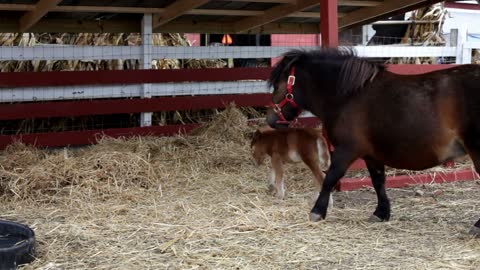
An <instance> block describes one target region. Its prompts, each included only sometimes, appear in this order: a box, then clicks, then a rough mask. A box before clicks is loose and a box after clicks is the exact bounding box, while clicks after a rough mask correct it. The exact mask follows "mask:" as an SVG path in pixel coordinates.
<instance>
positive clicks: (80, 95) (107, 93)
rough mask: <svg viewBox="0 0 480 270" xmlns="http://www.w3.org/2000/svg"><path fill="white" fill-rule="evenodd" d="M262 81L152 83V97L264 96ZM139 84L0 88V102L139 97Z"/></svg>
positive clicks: (264, 83)
mask: <svg viewBox="0 0 480 270" xmlns="http://www.w3.org/2000/svg"><path fill="white" fill-rule="evenodd" d="M269 90H270V89H268V87H267V84H266V82H265V81H234V82H198V83H188V82H183V83H154V84H150V94H151V96H152V97H159V96H185V95H222V94H254V93H268V92H269ZM142 91H143V84H128V85H91V86H88V85H87V86H58V87H19V88H10V89H9V88H4V89H0V100H1V101H3V102H27V101H47V100H72V99H98V98H130V97H141V96H142Z"/></svg>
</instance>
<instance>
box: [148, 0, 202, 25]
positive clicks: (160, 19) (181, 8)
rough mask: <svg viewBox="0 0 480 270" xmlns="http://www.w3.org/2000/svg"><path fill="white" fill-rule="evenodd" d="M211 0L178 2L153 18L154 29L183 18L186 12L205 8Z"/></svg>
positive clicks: (182, 0)
mask: <svg viewBox="0 0 480 270" xmlns="http://www.w3.org/2000/svg"><path fill="white" fill-rule="evenodd" d="M209 1H210V0H177V1H174V2H173V3H172V4H170V5H169V6H167V7H166V8H165V11H164V12H162V13H160V14H155V16H153V29H154V30H155V29H156V28H158V27H159V26H162V25H164V24H166V23H168V22H169V21H171V20H173V19H175V18H177V17H179V16H182V15H183V14H185V13H186V12H188V11H190V10H192V9H195V8H197V7H200V6H203V5H204V4H206V3H208V2H209Z"/></svg>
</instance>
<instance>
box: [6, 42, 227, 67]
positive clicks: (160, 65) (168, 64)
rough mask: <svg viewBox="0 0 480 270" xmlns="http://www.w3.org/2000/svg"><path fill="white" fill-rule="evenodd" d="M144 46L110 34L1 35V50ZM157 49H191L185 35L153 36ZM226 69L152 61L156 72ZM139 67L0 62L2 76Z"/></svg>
mask: <svg viewBox="0 0 480 270" xmlns="http://www.w3.org/2000/svg"><path fill="white" fill-rule="evenodd" d="M141 42H142V38H141V35H140V34H108V33H83V34H75V35H72V34H68V33H63V34H50V33H43V34H14V33H2V34H0V46H35V45H37V44H42V45H48V44H56V45H78V46H137V45H140V44H141ZM153 45H154V46H185V47H189V46H191V44H190V42H189V41H188V39H187V38H186V37H185V35H183V34H154V35H153ZM224 66H226V63H225V61H223V60H221V59H212V60H205V59H187V60H186V61H184V62H181V61H180V60H177V59H155V60H153V61H152V68H153V69H178V68H214V67H216V68H219V67H224ZM139 67H140V63H139V61H138V60H136V59H132V60H120V59H113V60H88V59H83V60H71V61H67V60H55V61H43V60H42V61H1V62H0V71H1V72H22V71H73V70H79V71H80V70H81V71H88V70H124V69H128V70H130V69H139Z"/></svg>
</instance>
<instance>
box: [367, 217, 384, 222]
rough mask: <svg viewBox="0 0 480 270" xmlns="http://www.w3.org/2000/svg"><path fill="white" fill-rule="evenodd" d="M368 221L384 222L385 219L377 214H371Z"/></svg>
mask: <svg viewBox="0 0 480 270" xmlns="http://www.w3.org/2000/svg"><path fill="white" fill-rule="evenodd" d="M368 222H371V223H376V222H383V219H381V218H379V217H377V216H375V215H371V216H370V217H369V218H368Z"/></svg>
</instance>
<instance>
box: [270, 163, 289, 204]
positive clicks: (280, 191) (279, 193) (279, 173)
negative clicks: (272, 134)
mask: <svg viewBox="0 0 480 270" xmlns="http://www.w3.org/2000/svg"><path fill="white" fill-rule="evenodd" d="M272 170H273V171H274V173H273V176H271V177H272V178H271V180H270V181H273V180H274V181H275V182H274V185H275V190H276V197H277V199H280V200H283V198H284V197H285V183H284V182H283V162H282V158H281V157H280V155H278V154H273V155H272Z"/></svg>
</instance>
